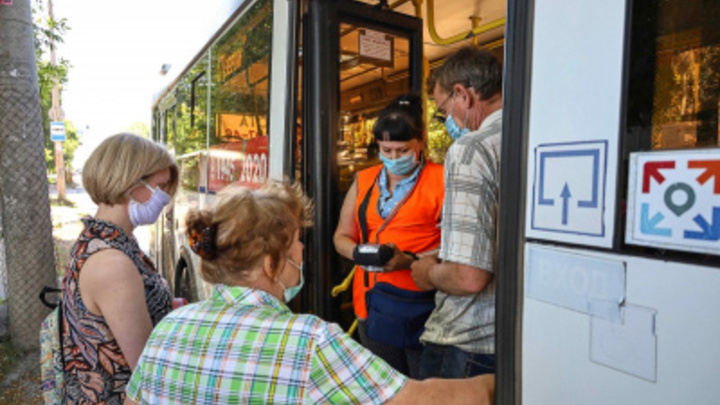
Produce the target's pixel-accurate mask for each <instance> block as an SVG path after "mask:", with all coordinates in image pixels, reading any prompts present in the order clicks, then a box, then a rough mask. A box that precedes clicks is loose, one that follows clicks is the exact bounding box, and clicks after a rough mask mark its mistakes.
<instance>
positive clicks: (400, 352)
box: [358, 321, 423, 379]
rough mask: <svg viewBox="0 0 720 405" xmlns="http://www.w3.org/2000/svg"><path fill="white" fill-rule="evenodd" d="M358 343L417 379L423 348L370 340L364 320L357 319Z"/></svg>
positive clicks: (396, 368) (398, 369) (393, 366)
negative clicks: (403, 346) (411, 347)
mask: <svg viewBox="0 0 720 405" xmlns="http://www.w3.org/2000/svg"><path fill="white" fill-rule="evenodd" d="M358 334H359V335H360V343H362V345H363V346H365V348H366V349H368V350H370V351H371V352H372V353H373V354H374V355H376V356H378V357H380V358H381V359H383V360H385V362H387V363H388V364H389V365H390V366H391V367H392V368H394V369H395V370H397V371H399V372H401V373H403V374H405V375H406V376H409V377H410V378H414V379H418V378H419V375H420V374H419V373H420V356H421V355H422V351H423V349H400V348H397V347H393V346H388V345H386V344H384V343H380V342H377V341H375V340H372V339H370V338H369V337H368V335H367V327H366V325H365V321H358Z"/></svg>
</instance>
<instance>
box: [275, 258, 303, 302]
mask: <svg viewBox="0 0 720 405" xmlns="http://www.w3.org/2000/svg"><path fill="white" fill-rule="evenodd" d="M287 261H288V263H290V264H292V265H293V266H295V268H297V269H298V271H299V272H300V281H299V282H298V283H297V285H294V286H292V287H288V288H285V286H284V285H283V283H281V282H280V280H277V281H276V282H277V283H278V284H280V287H282V289H283V299H284V300H285V302H290V301H292V299H293V298H295V297H296V296H297V295H298V294H299V293H300V290H301V289H302V288H303V284H305V278H304V277H303V264H305V263H304V262H303V263H300V264H297V263H295V262H294V261H292V260H290V259H287Z"/></svg>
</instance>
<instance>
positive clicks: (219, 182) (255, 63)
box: [208, 0, 272, 192]
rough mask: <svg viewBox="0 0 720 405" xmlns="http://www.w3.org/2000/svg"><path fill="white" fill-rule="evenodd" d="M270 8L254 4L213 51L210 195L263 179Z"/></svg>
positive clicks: (264, 1)
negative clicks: (231, 185)
mask: <svg viewBox="0 0 720 405" xmlns="http://www.w3.org/2000/svg"><path fill="white" fill-rule="evenodd" d="M271 5H272V4H271V2H270V1H268V0H261V1H258V2H256V3H255V4H254V5H253V6H252V8H250V9H249V10H248V11H247V12H246V13H245V14H244V15H243V16H242V17H241V18H240V19H239V20H238V21H237V22H236V23H235V24H234V25H233V26H232V28H230V30H229V31H228V32H227V33H225V35H223V37H222V38H221V39H220V40H219V41H218V43H217V44H216V45H215V46H214V47H213V50H212V55H213V67H214V70H213V71H214V72H215V73H214V75H213V89H214V91H215V94H214V97H213V105H212V106H211V107H212V110H211V115H212V116H213V117H214V130H213V131H211V132H210V133H211V138H210V151H209V161H208V165H209V167H208V170H209V171H208V189H209V191H210V192H216V191H219V190H220V189H222V188H223V187H225V186H227V185H228V184H232V183H240V184H247V185H258V184H261V183H263V182H264V181H265V179H267V174H268V143H269V142H268V133H267V129H268V110H269V76H270V47H271V39H272V7H271Z"/></svg>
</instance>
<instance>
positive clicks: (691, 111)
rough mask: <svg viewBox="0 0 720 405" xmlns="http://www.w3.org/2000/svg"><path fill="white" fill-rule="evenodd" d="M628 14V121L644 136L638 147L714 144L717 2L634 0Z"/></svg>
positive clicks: (718, 106) (719, 57) (718, 103)
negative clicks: (630, 25)
mask: <svg viewBox="0 0 720 405" xmlns="http://www.w3.org/2000/svg"><path fill="white" fill-rule="evenodd" d="M632 16H633V21H632V23H633V33H634V35H633V43H632V46H631V49H632V53H631V73H630V83H629V86H630V91H629V105H628V109H629V114H628V125H629V127H630V128H631V129H632V128H633V127H635V128H642V129H641V132H643V133H644V135H645V137H648V138H649V139H648V140H645V144H644V145H642V146H641V147H640V149H646V150H647V149H672V148H702V147H717V146H718V145H720V139H719V136H718V134H719V133H720V125H719V123H718V110H720V35H718V33H719V32H720V31H719V30H718V28H717V19H718V16H720V3H719V2H717V1H714V2H713V1H703V0H665V1H658V0H654V1H642V2H635V10H634V11H633V14H632ZM648 78H652V79H653V80H648Z"/></svg>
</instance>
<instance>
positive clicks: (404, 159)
mask: <svg viewBox="0 0 720 405" xmlns="http://www.w3.org/2000/svg"><path fill="white" fill-rule="evenodd" d="M380 160H382V162H383V164H384V165H385V168H387V169H388V170H389V171H390V172H392V173H394V174H397V175H398V176H404V175H406V174H408V173H410V172H411V171H412V170H413V169H414V168H415V166H417V155H416V154H415V151H412V152H411V153H408V154H407V155H403V156H400V157H399V158H397V159H390V158H388V157H385V155H383V154H382V153H381V154H380Z"/></svg>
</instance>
